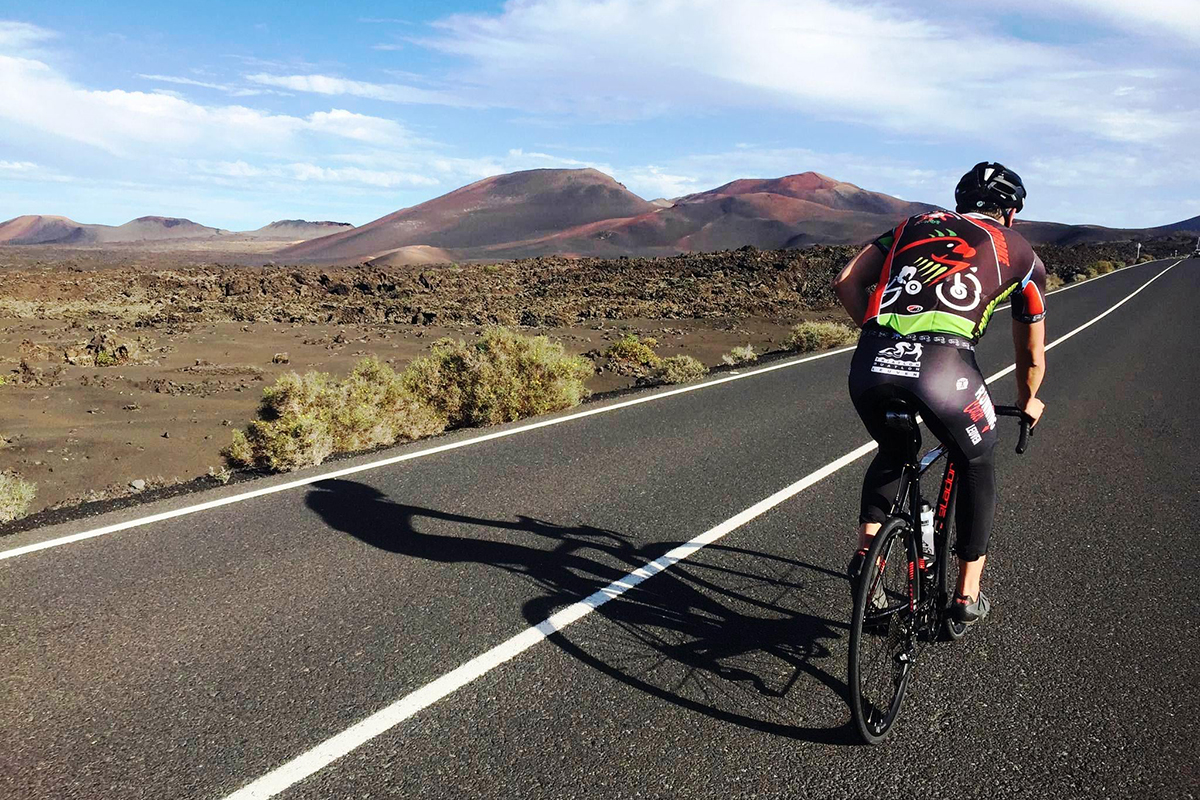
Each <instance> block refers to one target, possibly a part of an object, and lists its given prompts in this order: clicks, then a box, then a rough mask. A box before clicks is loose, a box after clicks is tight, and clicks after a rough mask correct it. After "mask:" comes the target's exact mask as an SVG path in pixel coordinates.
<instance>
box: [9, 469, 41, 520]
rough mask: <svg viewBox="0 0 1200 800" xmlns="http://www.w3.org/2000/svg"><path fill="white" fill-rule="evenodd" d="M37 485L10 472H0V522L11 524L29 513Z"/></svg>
mask: <svg viewBox="0 0 1200 800" xmlns="http://www.w3.org/2000/svg"><path fill="white" fill-rule="evenodd" d="M36 496H37V484H36V483H31V482H30V481H27V480H25V479H24V478H22V477H21V476H20V475H18V474H17V473H15V472H12V471H5V472H0V522H12V521H13V520H15V519H20V518H21V517H23V516H25V515H26V514H27V513H28V512H29V504H30V503H32V502H33V498H34V497H36Z"/></svg>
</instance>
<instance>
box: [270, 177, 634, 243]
mask: <svg viewBox="0 0 1200 800" xmlns="http://www.w3.org/2000/svg"><path fill="white" fill-rule="evenodd" d="M653 209H654V206H652V205H651V204H650V203H647V202H646V201H645V200H643V199H642V198H640V197H638V196H637V195H635V194H633V193H632V192H630V191H629V190H628V189H626V188H625V187H624V186H622V185H621V184H619V183H617V182H616V181H615V180H613V179H612V178H610V177H609V176H608V175H605V174H604V173H602V172H599V171H597V170H594V169H535V170H528V171H524V172H513V173H510V174H507V175H496V176H494V177H491V178H484V179H483V180H481V181H477V182H475V183H472V184H470V185H469V186H464V187H462V188H461V189H456V190H454V191H453V192H450V193H449V194H445V195H442V196H441V197H436V198H434V199H433V200H429V201H427V202H425V203H421V204H420V205H417V206H413V207H411V208H405V209H401V210H400V211H397V212H395V213H394V214H389V215H387V216H386V217H382V218H380V219H377V220H375V221H374V222H369V223H367V224H366V225H363V226H362V227H359V228H355V229H354V230H352V231H347V232H345V233H337V234H334V235H332V236H325V237H322V238H320V239H314V240H312V241H309V242H303V243H301V244H297V245H293V246H292V247H287V248H284V249H283V250H281V251H280V252H279V255H280V257H282V258H303V259H307V260H322V261H334V260H348V259H362V258H370V257H373V256H375V255H379V254H382V253H385V252H387V251H390V250H395V249H397V248H399V247H404V246H407V245H429V246H432V247H444V248H454V249H474V248H484V247H487V246H490V245H498V244H502V243H505V242H513V241H520V240H525V239H531V238H536V237H539V236H546V235H550V234H553V233H555V232H558V231H562V230H564V229H567V228H571V227H575V226H578V225H583V224H587V223H590V222H595V221H598V220H604V219H613V218H622V217H631V216H635V215H637V214H642V213H645V212H648V211H651V210H653Z"/></svg>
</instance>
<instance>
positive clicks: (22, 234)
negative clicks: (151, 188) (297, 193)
mask: <svg viewBox="0 0 1200 800" xmlns="http://www.w3.org/2000/svg"><path fill="white" fill-rule="evenodd" d="M226 233H228V231H223V230H220V229H218V228H209V227H207V226H205V225H199V224H197V223H195V222H192V221H191V220H190V219H179V218H177V217H138V218H137V219H135V220H130V221H129V222H126V223H125V224H124V225H116V226H113V225H87V224H84V223H82V222H76V221H75V220H73V219H68V218H67V217H56V216H50V215H43V214H27V215H25V216H22V217H16V218H14V219H10V220H8V221H7V222H3V223H0V244H100V243H110V242H112V243H115V242H147V241H161V240H163V239H185V238H195V237H200V236H220V235H223V234H226Z"/></svg>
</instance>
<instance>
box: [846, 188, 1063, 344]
mask: <svg viewBox="0 0 1200 800" xmlns="http://www.w3.org/2000/svg"><path fill="white" fill-rule="evenodd" d="M874 244H875V246H876V247H878V248H879V249H880V250H882V251H883V252H884V253H886V254H887V258H886V259H884V262H883V270H882V272H881V273H880V276H879V283H878V285H877V286H876V287H875V291H874V292H872V294H871V300H870V303H869V305H868V308H867V317H866V320H865V325H864V327H867V326H870V325H878V326H881V327H884V328H888V329H891V330H893V331H896V332H897V333H900V334H914V333H941V334H953V335H956V336H962V337H965V338H967V339H969V340H970V341H971V342H978V341H979V337H981V336H983V332H984V331H985V330H986V329H987V325H988V322H989V321H990V320H991V317H992V313H993V312H995V310H996V306H998V305H999V304H1000V303H1001V302H1003V301H1004V300H1007V299H1010V298H1011V300H1012V314H1013V318H1014V319H1016V320H1019V321H1021V322H1027V323H1033V322H1037V321H1038V320H1040V319H1042V318H1043V317H1044V316H1045V315H1046V302H1045V297H1046V267H1045V265H1044V264H1042V260H1041V259H1040V258H1038V257H1037V254H1036V253H1034V252H1033V248H1032V247H1030V246H1029V243H1028V242H1027V241H1025V238H1024V237H1023V236H1021V234H1019V233H1017V232H1015V231H1013V230H1012V229H1011V228H1006V227H1004V226H1003V225H1001V224H999V223H998V222H997V221H996V220H994V219H992V218H991V217H989V216H987V215H985V214H975V213H968V214H958V213H955V212H953V211H930V212H927V213H924V214H918V215H916V216H914V217H910V218H909V219H907V220H905V221H904V222H902V223H900V225H898V226H897V227H896V228H895V229H894V230H891V231H888V232H887V233H885V234H884V235H883V236H880V237H879V238H878V239H877V240H876V241H875V242H874Z"/></svg>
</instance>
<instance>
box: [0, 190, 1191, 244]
mask: <svg viewBox="0 0 1200 800" xmlns="http://www.w3.org/2000/svg"><path fill="white" fill-rule="evenodd" d="M933 208H935V206H932V205H929V204H926V203H916V202H909V201H906V200H900V199H898V198H895V197H891V196H889V195H886V194H881V193H879V192H872V191H868V190H865V189H862V188H859V187H858V186H855V185H853V184H850V183H845V182H842V181H838V180H835V179H833V178H830V177H828V176H825V175H821V174H819V173H816V172H804V173H801V174H798V175H789V176H786V177H783V178H772V179H743V180H736V181H733V182H731V183H727V184H725V185H724V186H720V187H718V188H716V189H712V190H709V191H706V192H698V193H696V194H690V195H686V196H684V197H678V198H675V199H674V200H663V199H659V200H653V201H646V200H643V199H642V198H640V197H638V196H637V195H635V194H633V193H632V192H630V191H629V190H628V189H626V188H625V187H624V186H623V185H621V184H620V183H618V182H617V181H616V180H614V179H613V178H612V177H610V176H608V175H605V174H604V173H602V172H599V171H597V170H594V169H570V170H567V169H538V170H527V171H523V172H514V173H510V174H507V175H497V176H493V177H490V178H484V179H483V180H481V181H477V182H475V183H472V184H470V185H468V186H464V187H462V188H460V189H456V190H454V191H452V192H450V193H448V194H445V195H442V196H441V197H436V198H434V199H432V200H429V201H427V202H424V203H421V204H420V205H416V206H412V207H410V208H404V209H401V210H399V211H396V212H394V213H391V214H388V215H387V216H384V217H381V218H379V219H377V220H375V221H374V222H369V223H367V224H366V225H362V226H360V227H357V228H355V227H354V226H352V225H349V224H347V223H338V222H308V221H305V220H281V221H279V222H272V223H271V224H270V225H266V226H264V227H262V228H259V229H258V230H255V231H244V232H241V233H232V232H230V231H224V230H219V229H217V228H208V227H205V226H203V225H199V224H197V223H194V222H191V221H190V220H185V219H174V218H169V217H141V218H139V219H136V220H133V221H132V222H128V223H126V224H124V225H120V226H115V227H113V226H105V225H84V224H81V223H78V222H74V221H72V220H69V219H67V218H66V217H49V216H25V217H17V218H16V219H13V220H9V221H8V222H5V223H2V224H0V244H80V245H87V244H100V245H103V244H109V243H114V244H116V243H120V244H121V245H122V246H136V244H137V243H138V242H150V241H162V240H168V239H169V240H178V241H179V245H180V247H183V246H185V245H186V247H188V248H189V249H203V248H204V246H205V243H206V242H215V241H220V242H222V243H228V242H231V241H236V240H244V241H254V242H256V243H263V242H279V243H280V245H279V247H278V248H277V249H275V250H274V251H273V252H272V256H273V257H274V258H275V259H277V260H281V261H295V262H322V263H324V262H330V263H333V262H340V263H358V262H364V261H370V262H374V263H380V264H383V263H386V264H401V263H433V262H440V261H466V260H500V259H508V258H526V257H531V256H540V255H551V254H562V255H568V256H606V257H617V256H622V255H639V256H644V255H665V254H674V253H678V252H681V251H712V250H723V249H730V248H737V247H741V246H743V245H747V244H749V245H754V246H756V247H760V248H766V249H779V248H795V247H805V246H808V245H812V244H854V243H859V242H866V241H869V240H870V239H871V238H872V237H874V236H876V235H878V234H879V233H881V232H882V231H885V230H887V229H888V228H890V227H892V226H894V225H895V224H897V223H898V222H899V221H900V220H902V219H904V218H906V217H908V216H911V215H913V214H917V213H921V212H923V211H928V210H930V209H933ZM1017 230H1019V231H1020V232H1021V233H1022V234H1024V235H1025V237H1026V238H1028V239H1029V240H1030V241H1031V242H1032V243H1034V244H1035V245H1036V244H1048V243H1052V244H1077V243H1093V242H1108V241H1123V240H1133V239H1137V240H1147V239H1153V238H1158V237H1163V236H1173V235H1184V234H1189V235H1200V216H1198V217H1193V218H1192V219H1188V220H1184V221H1182V222H1177V223H1174V224H1171V225H1163V226H1160V227H1157V228H1139V229H1120V228H1104V227H1101V226H1097V225H1064V224H1061V223H1054V222H1026V221H1018V223H1017ZM172 246H174V245H172ZM259 252H262V251H261V249H260V250H259Z"/></svg>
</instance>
